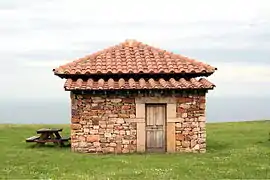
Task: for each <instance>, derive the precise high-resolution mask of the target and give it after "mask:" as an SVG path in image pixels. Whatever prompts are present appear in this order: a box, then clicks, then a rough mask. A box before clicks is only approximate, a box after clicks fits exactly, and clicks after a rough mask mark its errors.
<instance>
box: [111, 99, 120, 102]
mask: <svg viewBox="0 0 270 180" xmlns="http://www.w3.org/2000/svg"><path fill="white" fill-rule="evenodd" d="M110 101H111V102H112V103H120V102H122V99H110Z"/></svg>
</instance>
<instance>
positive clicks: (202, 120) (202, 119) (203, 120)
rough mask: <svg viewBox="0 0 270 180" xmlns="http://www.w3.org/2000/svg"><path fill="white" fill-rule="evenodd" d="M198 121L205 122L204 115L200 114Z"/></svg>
mask: <svg viewBox="0 0 270 180" xmlns="http://www.w3.org/2000/svg"><path fill="white" fill-rule="evenodd" d="M198 121H200V122H205V121H206V118H205V116H200V117H199V118H198Z"/></svg>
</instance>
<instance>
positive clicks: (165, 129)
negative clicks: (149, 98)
mask: <svg viewBox="0 0 270 180" xmlns="http://www.w3.org/2000/svg"><path fill="white" fill-rule="evenodd" d="M147 106H164V110H165V112H164V118H165V119H164V125H163V126H164V127H163V130H164V132H163V133H164V152H163V151H160V152H161V153H166V152H167V103H145V119H144V122H145V130H144V133H145V152H147V153H151V151H148V150H147V133H146V126H147ZM154 153H157V152H154Z"/></svg>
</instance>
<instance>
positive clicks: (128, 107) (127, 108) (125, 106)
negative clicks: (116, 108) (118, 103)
mask: <svg viewBox="0 0 270 180" xmlns="http://www.w3.org/2000/svg"><path fill="white" fill-rule="evenodd" d="M122 109H123V110H129V109H130V106H129V105H123V106H122Z"/></svg>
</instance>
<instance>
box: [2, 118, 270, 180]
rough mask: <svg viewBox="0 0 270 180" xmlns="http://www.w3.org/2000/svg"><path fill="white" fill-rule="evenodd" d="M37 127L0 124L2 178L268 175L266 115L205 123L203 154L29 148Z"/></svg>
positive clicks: (269, 152) (268, 126)
mask: <svg viewBox="0 0 270 180" xmlns="http://www.w3.org/2000/svg"><path fill="white" fill-rule="evenodd" d="M41 127H63V128H64V132H65V133H67V134H68V133H69V126H68V125H0V179H98V180H103V179H164V180H165V179H166V180H169V179H190V180H192V179H267V178H270V141H268V138H269V137H268V133H269V132H270V121H258V122H237V123H217V124H207V145H208V146H207V153H206V154H151V155H150V154H148V155H146V154H141V155H139V154H133V155H90V154H79V153H72V152H70V149H69V148H58V147H42V148H33V147H32V146H31V145H30V144H27V143H25V141H24V140H25V138H26V137H29V136H33V135H35V130H36V129H38V128H41Z"/></svg>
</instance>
